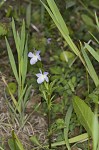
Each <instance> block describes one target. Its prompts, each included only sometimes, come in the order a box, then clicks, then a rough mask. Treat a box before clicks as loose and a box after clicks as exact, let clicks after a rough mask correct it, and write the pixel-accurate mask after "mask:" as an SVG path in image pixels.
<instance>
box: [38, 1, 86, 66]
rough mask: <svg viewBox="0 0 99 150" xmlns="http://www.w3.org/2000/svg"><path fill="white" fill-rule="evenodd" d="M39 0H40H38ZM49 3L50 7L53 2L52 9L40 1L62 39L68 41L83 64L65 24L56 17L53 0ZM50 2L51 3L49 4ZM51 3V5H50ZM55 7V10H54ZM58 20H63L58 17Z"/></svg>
mask: <svg viewBox="0 0 99 150" xmlns="http://www.w3.org/2000/svg"><path fill="white" fill-rule="evenodd" d="M40 1H41V0H40ZM48 2H49V3H48V4H49V7H50V8H51V6H52V4H53V3H54V7H53V9H52V11H51V10H50V9H49V8H48V6H47V5H46V4H45V3H43V2H42V1H41V3H42V4H43V5H44V7H45V8H46V10H47V11H48V13H49V15H50V16H51V18H52V19H53V21H54V23H55V24H56V26H57V28H58V29H59V31H60V32H61V34H62V36H63V37H64V39H65V40H66V42H67V43H68V45H69V46H70V48H71V49H72V51H73V52H74V53H75V54H76V55H77V56H79V58H80V59H81V61H82V63H83V64H84V61H83V59H82V57H81V55H80V52H79V50H78V48H77V47H76V45H75V44H74V42H73V41H72V39H71V38H70V36H69V34H67V31H65V30H66V29H67V27H66V28H65V25H64V23H63V24H62V23H61V22H59V21H58V20H59V19H58V18H56V16H57V14H56V13H55V10H56V9H58V8H57V6H56V4H55V2H54V1H53V0H52V1H48ZM50 3H51V4H50ZM50 5H51V6H50ZM54 9H55V10H54ZM57 11H58V12H59V10H57ZM59 16H60V18H62V16H61V15H59ZM60 20H63V18H62V19H60Z"/></svg>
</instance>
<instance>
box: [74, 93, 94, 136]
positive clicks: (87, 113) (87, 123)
mask: <svg viewBox="0 0 99 150" xmlns="http://www.w3.org/2000/svg"><path fill="white" fill-rule="evenodd" d="M73 107H74V110H75V113H76V115H77V117H78V119H79V121H80V123H81V124H82V126H83V127H84V128H85V129H86V131H87V132H88V134H89V135H91V136H93V119H94V113H93V112H92V111H91V109H90V107H89V106H88V105H87V104H86V103H85V102H84V101H83V100H81V99H80V98H79V97H77V96H75V97H74V99H73Z"/></svg>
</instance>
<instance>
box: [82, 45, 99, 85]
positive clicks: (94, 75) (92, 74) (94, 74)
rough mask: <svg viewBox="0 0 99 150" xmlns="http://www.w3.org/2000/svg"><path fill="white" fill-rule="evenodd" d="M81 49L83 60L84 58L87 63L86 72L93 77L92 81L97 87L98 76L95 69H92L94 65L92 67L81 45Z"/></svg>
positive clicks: (98, 82)
mask: <svg viewBox="0 0 99 150" xmlns="http://www.w3.org/2000/svg"><path fill="white" fill-rule="evenodd" d="M81 51H82V54H83V57H84V60H85V62H86V65H87V68H88V72H89V74H90V76H91V78H92V79H93V81H94V83H95V85H96V87H97V86H98V85H99V78H98V76H97V74H96V71H95V69H94V67H93V65H92V63H91V61H90V59H89V57H88V55H87V53H86V51H85V49H84V48H83V47H82V48H81Z"/></svg>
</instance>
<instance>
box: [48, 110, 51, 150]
mask: <svg viewBox="0 0 99 150" xmlns="http://www.w3.org/2000/svg"><path fill="white" fill-rule="evenodd" d="M50 123H51V114H50V109H48V143H49V149H51V133H50Z"/></svg>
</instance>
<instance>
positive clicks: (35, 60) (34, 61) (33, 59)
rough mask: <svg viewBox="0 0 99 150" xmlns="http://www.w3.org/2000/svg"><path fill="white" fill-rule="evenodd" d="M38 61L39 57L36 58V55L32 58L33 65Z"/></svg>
mask: <svg viewBox="0 0 99 150" xmlns="http://www.w3.org/2000/svg"><path fill="white" fill-rule="evenodd" d="M36 62H37V58H35V57H33V58H31V60H30V64H31V65H34V64H35V63H36Z"/></svg>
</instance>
